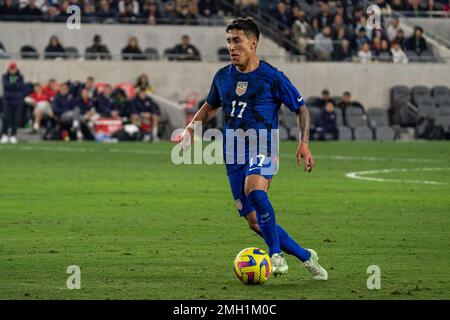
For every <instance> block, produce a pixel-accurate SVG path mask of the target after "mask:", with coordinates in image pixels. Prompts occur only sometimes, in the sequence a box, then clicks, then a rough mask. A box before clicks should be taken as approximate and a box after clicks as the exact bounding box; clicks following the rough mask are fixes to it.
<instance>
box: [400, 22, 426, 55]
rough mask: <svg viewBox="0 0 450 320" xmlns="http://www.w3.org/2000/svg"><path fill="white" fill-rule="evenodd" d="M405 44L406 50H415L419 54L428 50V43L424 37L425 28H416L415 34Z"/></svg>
mask: <svg viewBox="0 0 450 320" xmlns="http://www.w3.org/2000/svg"><path fill="white" fill-rule="evenodd" d="M405 46H406V50H411V51H414V52H415V53H417V55H421V54H422V52H424V51H427V50H428V45H427V42H426V40H425V38H424V37H423V29H422V28H421V27H415V28H414V35H413V36H412V37H411V38H409V39H408V40H407V41H406V43H405Z"/></svg>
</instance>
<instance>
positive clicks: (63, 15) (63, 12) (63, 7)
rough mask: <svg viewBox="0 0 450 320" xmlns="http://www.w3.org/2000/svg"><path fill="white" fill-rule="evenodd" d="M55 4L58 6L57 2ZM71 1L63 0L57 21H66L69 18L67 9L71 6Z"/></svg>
mask: <svg viewBox="0 0 450 320" xmlns="http://www.w3.org/2000/svg"><path fill="white" fill-rule="evenodd" d="M54 5H55V6H58V4H57V3H55V4H54ZM70 5H71V2H70V1H69V0H64V1H61V4H60V5H59V7H58V15H57V16H56V17H55V20H56V21H59V22H66V21H67V19H68V18H69V16H70V14H69V13H67V9H68V8H69V7H70Z"/></svg>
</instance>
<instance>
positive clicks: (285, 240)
mask: <svg viewBox="0 0 450 320" xmlns="http://www.w3.org/2000/svg"><path fill="white" fill-rule="evenodd" d="M247 198H248V199H249V201H250V203H251V205H252V206H253V207H254V208H255V210H256V217H257V220H258V225H259V229H260V230H261V233H262V237H263V238H264V241H265V242H266V244H267V246H268V247H269V256H272V255H273V254H274V253H281V250H283V251H284V252H286V253H288V254H291V255H294V256H296V257H297V258H298V259H300V260H301V261H306V260H308V259H309V258H310V256H311V253H310V252H309V251H307V250H305V249H303V248H302V247H301V246H300V245H299V244H298V243H297V242H295V241H294V240H293V239H292V238H291V237H290V236H289V234H288V233H287V232H286V231H285V230H284V229H283V228H282V227H280V226H279V225H277V224H276V221H275V212H274V210H273V207H272V205H271V204H270V201H269V198H268V197H267V193H266V192H265V191H263V190H254V191H252V192H250V193H249V194H248V195H247Z"/></svg>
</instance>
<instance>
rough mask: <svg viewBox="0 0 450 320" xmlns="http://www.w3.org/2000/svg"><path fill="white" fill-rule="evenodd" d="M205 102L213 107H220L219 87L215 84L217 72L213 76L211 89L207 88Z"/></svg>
mask: <svg viewBox="0 0 450 320" xmlns="http://www.w3.org/2000/svg"><path fill="white" fill-rule="evenodd" d="M206 102H207V103H208V104H209V105H210V106H211V107H213V108H220V106H221V102H220V94H219V88H218V85H217V74H216V75H215V76H214V79H213V81H212V83H211V89H210V90H209V94H208V97H207V98H206Z"/></svg>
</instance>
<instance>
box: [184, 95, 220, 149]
mask: <svg viewBox="0 0 450 320" xmlns="http://www.w3.org/2000/svg"><path fill="white" fill-rule="evenodd" d="M217 110H218V109H217V108H214V107H212V106H211V105H209V103H208V102H205V103H204V104H203V106H202V107H201V108H200V109H199V110H198V111H197V113H196V114H195V116H194V118H193V119H192V121H191V122H190V123H189V124H188V125H187V127H186V129H184V132H183V134H182V135H181V137H180V141H182V143H183V149H186V148H187V147H189V145H191V144H192V143H193V142H194V128H195V124H196V123H198V122H201V123H202V124H206V123H207V122H208V121H209V120H211V119H212V118H213V117H214V115H215V114H216V112H217Z"/></svg>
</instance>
